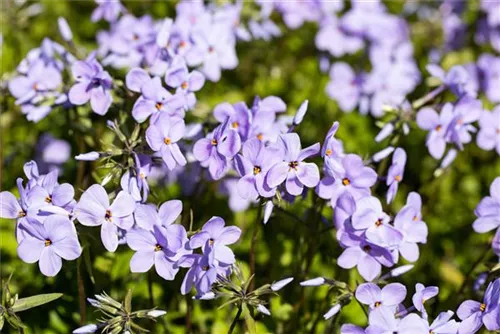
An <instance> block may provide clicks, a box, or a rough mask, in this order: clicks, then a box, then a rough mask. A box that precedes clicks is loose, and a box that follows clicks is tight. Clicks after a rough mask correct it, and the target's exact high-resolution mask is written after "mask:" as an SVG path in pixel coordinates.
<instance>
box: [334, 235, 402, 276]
mask: <svg viewBox="0 0 500 334" xmlns="http://www.w3.org/2000/svg"><path fill="white" fill-rule="evenodd" d="M349 239H350V240H349ZM349 239H343V240H342V242H343V243H344V244H345V245H346V247H347V248H346V249H345V250H344V252H343V253H342V254H341V255H340V256H339V258H338V259H337V264H338V265H339V267H341V268H344V269H351V268H354V267H356V266H357V268H358V272H359V274H360V275H361V276H362V277H363V278H364V279H365V280H367V281H372V280H374V279H375V278H376V277H377V276H378V275H380V272H381V270H382V265H384V266H386V267H391V266H392V265H394V259H393V257H392V255H391V253H390V252H389V251H388V250H387V249H385V248H383V247H380V246H377V245H375V244H372V243H370V242H368V241H365V240H363V239H362V238H360V237H356V236H351V237H350V238H349Z"/></svg>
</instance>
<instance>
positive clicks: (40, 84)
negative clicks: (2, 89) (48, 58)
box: [9, 61, 62, 104]
mask: <svg viewBox="0 0 500 334" xmlns="http://www.w3.org/2000/svg"><path fill="white" fill-rule="evenodd" d="M61 82H62V77H61V73H59V71H58V70H57V69H56V68H54V67H52V66H46V65H45V64H44V63H43V62H42V61H37V62H36V63H34V64H33V65H32V66H30V68H29V71H27V73H26V76H24V75H21V76H17V77H14V78H13V79H11V80H10V81H9V90H10V93H11V94H12V95H13V96H14V97H15V98H16V99H17V100H16V104H23V103H27V102H29V101H31V100H32V99H33V98H35V97H36V96H37V95H38V94H40V93H44V92H48V91H53V90H55V89H56V88H57V87H58V86H59V85H60V84H61Z"/></svg>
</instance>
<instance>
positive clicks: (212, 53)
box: [185, 22, 238, 82]
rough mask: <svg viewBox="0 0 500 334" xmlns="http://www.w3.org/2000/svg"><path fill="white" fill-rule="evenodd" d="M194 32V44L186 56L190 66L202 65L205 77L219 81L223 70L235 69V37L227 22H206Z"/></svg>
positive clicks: (236, 58) (192, 37)
mask: <svg viewBox="0 0 500 334" xmlns="http://www.w3.org/2000/svg"><path fill="white" fill-rule="evenodd" d="M202 25H203V27H201V28H200V29H197V30H196V31H195V32H193V34H192V36H191V39H192V40H193V41H194V45H193V46H192V48H190V50H189V51H187V53H186V55H185V58H186V62H187V64H188V65H189V66H198V65H202V66H201V72H202V73H203V74H204V75H205V77H206V78H207V79H208V80H210V81H214V82H217V81H219V79H220V77H221V70H222V69H225V70H228V69H234V68H236V66H238V57H237V55H236V50H235V45H234V38H233V36H231V32H230V30H228V29H227V26H226V25H225V24H221V23H213V24H211V23H209V22H207V23H205V24H203V23H202Z"/></svg>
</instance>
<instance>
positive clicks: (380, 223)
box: [375, 219, 382, 227]
mask: <svg viewBox="0 0 500 334" xmlns="http://www.w3.org/2000/svg"><path fill="white" fill-rule="evenodd" d="M380 225H382V219H377V221H376V222H375V226H377V227H379V226H380Z"/></svg>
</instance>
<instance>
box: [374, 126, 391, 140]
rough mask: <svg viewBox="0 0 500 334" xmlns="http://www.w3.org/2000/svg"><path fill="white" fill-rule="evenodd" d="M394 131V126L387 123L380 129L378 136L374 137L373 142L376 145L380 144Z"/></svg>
mask: <svg viewBox="0 0 500 334" xmlns="http://www.w3.org/2000/svg"><path fill="white" fill-rule="evenodd" d="M393 131H394V124H392V123H387V124H386V125H384V126H383V127H382V129H381V130H380V132H379V133H378V135H377V136H376V137H375V141H376V142H377V143H379V142H381V141H382V140H384V139H385V138H387V137H388V136H389V135H390V134H391V133H392V132H393Z"/></svg>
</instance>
